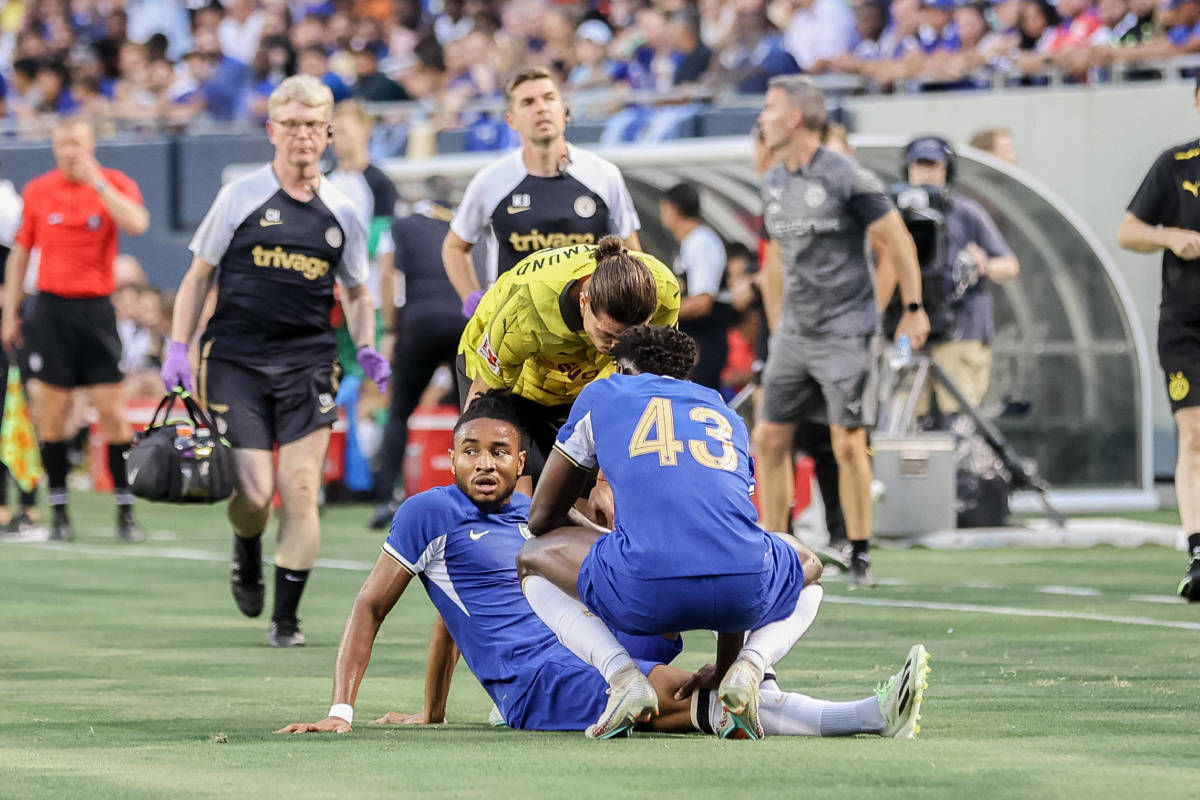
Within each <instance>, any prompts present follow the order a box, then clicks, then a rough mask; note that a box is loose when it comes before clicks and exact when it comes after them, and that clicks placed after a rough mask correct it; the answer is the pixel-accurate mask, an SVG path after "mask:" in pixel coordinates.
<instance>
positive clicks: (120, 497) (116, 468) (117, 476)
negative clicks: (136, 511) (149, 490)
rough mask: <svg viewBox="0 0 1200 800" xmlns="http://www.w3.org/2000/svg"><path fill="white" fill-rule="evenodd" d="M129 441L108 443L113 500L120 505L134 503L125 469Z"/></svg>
mask: <svg viewBox="0 0 1200 800" xmlns="http://www.w3.org/2000/svg"><path fill="white" fill-rule="evenodd" d="M128 452H129V442H125V443H124V444H111V443H110V444H109V445H108V471H109V473H110V474H111V475H112V481H113V500H115V501H116V503H117V505H118V506H131V505H133V494H132V493H131V492H130V491H129V476H128V474H127V473H126V471H125V456H126V454H127V453H128Z"/></svg>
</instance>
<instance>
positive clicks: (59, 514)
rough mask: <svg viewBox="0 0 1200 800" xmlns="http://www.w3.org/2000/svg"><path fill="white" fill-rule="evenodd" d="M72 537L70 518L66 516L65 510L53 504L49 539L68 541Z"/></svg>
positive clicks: (73, 536)
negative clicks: (52, 518)
mask: <svg viewBox="0 0 1200 800" xmlns="http://www.w3.org/2000/svg"><path fill="white" fill-rule="evenodd" d="M74 538H75V532H74V531H73V530H71V518H70V517H68V516H67V510H66V509H65V508H63V507H62V506H55V507H54V521H53V522H51V523H50V541H52V542H69V541H71V540H72V539H74Z"/></svg>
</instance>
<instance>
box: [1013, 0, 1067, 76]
mask: <svg viewBox="0 0 1200 800" xmlns="http://www.w3.org/2000/svg"><path fill="white" fill-rule="evenodd" d="M1058 23H1059V15H1058V11H1057V9H1055V7H1054V5H1053V4H1051V3H1050V2H1049V0H1025V5H1024V6H1022V7H1021V20H1020V22H1019V24H1018V31H1019V32H1020V41H1019V42H1018V44H1017V49H1018V50H1019V54H1018V55H1017V60H1016V67H1017V71H1018V72H1020V73H1022V74H1025V75H1028V74H1030V73H1033V72H1041V71H1042V70H1044V69H1045V68H1046V66H1047V65H1048V64H1049V63H1050V58H1049V56H1050V46H1051V44H1052V43H1053V42H1054V38H1055V36H1056V35H1057V32H1056V30H1055V28H1056V26H1057V25H1058Z"/></svg>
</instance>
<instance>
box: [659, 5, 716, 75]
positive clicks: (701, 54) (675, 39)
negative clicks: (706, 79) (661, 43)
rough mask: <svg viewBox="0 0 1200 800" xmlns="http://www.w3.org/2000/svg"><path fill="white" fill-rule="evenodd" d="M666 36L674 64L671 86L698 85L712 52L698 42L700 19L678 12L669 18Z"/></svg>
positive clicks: (684, 12) (706, 68) (706, 69)
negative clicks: (669, 41)
mask: <svg viewBox="0 0 1200 800" xmlns="http://www.w3.org/2000/svg"><path fill="white" fill-rule="evenodd" d="M667 36H668V37H669V38H670V40H671V50H672V60H674V61H675V62H676V63H675V75H674V77H673V79H672V84H673V85H674V86H676V87H679V86H685V85H688V84H694V83H698V82H699V81H700V77H701V76H702V75H704V73H705V72H707V71H708V65H709V63H710V62H711V61H712V51H711V50H709V49H708V47H707V46H706V45H705V44H704V42H703V41H701V40H700V18H699V17H698V16H696V15H695V14H694V13H691V12H687V11H680V12H679V13H677V14H675V15H674V16H672V17H671V20H670V22H669V23H668V25H667Z"/></svg>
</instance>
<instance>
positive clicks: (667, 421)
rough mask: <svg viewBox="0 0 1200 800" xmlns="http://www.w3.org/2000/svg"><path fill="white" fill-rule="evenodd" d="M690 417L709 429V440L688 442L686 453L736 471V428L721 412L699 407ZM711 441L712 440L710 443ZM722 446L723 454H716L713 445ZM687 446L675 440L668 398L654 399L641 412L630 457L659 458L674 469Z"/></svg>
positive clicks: (707, 464) (713, 466)
mask: <svg viewBox="0 0 1200 800" xmlns="http://www.w3.org/2000/svg"><path fill="white" fill-rule="evenodd" d="M688 418H689V419H691V420H692V421H693V422H699V423H702V424H704V425H706V426H707V427H705V429H704V434H705V435H706V436H707V437H708V439H688V440H687V451H688V452H689V453H690V454H691V456H692V458H694V459H695V460H696V462H697V463H699V464H700V465H701V466H704V467H708V468H709V469H723V470H726V471H727V472H736V471H737V466H738V454H737V450H736V449H735V448H734V446H733V442H732V441H731V439H732V438H733V426H732V425H730V424H729V419H728V418H726V417H725V415H724V414H721V413H720V412H719V411H717V410H715V409H712V408H706V407H704V406H696V407H694V408H692V410H691V411H690V412H688ZM710 440H711V441H710ZM714 444H715V445H719V447H720V453H719V454H714V453H713V451H712V450H711V449H710V447H711V446H712V445H714ZM683 451H684V443H683V442H681V441H679V440H678V439H676V438H675V410H674V408H673V407H672V406H671V401H670V400H668V399H667V398H665V397H652V398H651V399H650V402H649V403H647V404H646V408H645V410H644V411H642V416H641V418H640V419H639V420H638V424H637V427H636V428H634V429H633V436H632V437H631V438H630V440H629V457H630V458H636V457H638V456H646V455H657V456H658V464H659V466H662V467H674V466H676V465H677V464H678V463H679V454H680V453H682V452H683Z"/></svg>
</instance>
